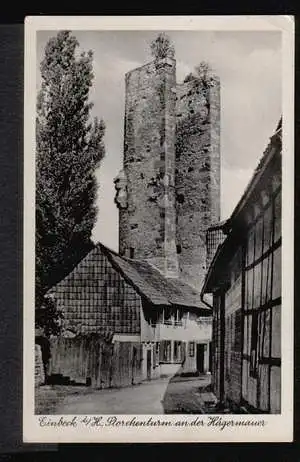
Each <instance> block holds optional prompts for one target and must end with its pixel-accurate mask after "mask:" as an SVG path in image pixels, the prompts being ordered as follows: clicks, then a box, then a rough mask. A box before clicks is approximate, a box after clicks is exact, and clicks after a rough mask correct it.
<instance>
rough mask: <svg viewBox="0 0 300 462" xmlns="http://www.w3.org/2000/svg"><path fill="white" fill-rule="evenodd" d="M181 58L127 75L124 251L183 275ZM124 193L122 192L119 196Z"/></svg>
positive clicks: (121, 235) (122, 218) (170, 273)
mask: <svg viewBox="0 0 300 462" xmlns="http://www.w3.org/2000/svg"><path fill="white" fill-rule="evenodd" d="M175 92H176V76H175V60H173V59H169V58H166V59H162V60H155V61H153V62H151V63H148V64H146V65H145V66H142V67H140V68H138V69H134V70H133V71H131V72H129V73H128V74H127V75H126V102H125V140H124V172H123V176H122V178H123V180H122V181H123V182H124V178H125V181H126V204H124V201H123V204H121V203H120V202H119V203H118V202H117V204H118V206H119V209H120V215H119V218H120V221H119V228H120V229H119V240H120V242H119V251H120V253H121V255H126V256H127V257H131V258H137V259H145V260H149V262H150V263H153V264H154V265H155V266H157V267H158V268H159V269H160V270H161V271H162V272H163V273H164V274H165V275H167V276H170V277H172V276H175V277H176V276H177V274H178V273H177V270H178V265H177V255H176V243H175V234H176V233H175V227H176V216H175V206H174V198H175V190H174V187H175V180H174V175H175V104H176V101H175V97H176V96H175ZM119 196H120V194H119Z"/></svg>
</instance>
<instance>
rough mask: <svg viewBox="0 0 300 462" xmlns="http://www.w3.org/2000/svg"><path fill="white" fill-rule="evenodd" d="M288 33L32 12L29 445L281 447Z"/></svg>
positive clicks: (276, 19)
mask: <svg viewBox="0 0 300 462" xmlns="http://www.w3.org/2000/svg"><path fill="white" fill-rule="evenodd" d="M293 66H294V22H293V18H292V17H289V16H226V17H222V16H205V17H201V16H166V17H165V16H155V17H152V16H139V17H130V16H123V17H120V16H119V17H116V16H115V17H111V16H103V17H79V16H78V17H76V16H72V17H51V16H49V17H28V18H27V19H26V21H25V95H24V96H25V103H24V120H25V126H24V133H25V141H24V143H25V144H24V146H25V159H24V197H25V201H24V389H23V395H24V406H23V439H24V442H50V443H51V442H53V443H61V442H72V443H76V442H80V443H82V442H87V443H88V442H255V441H257V442H259V441H260V442H269V441H274V442H281V441H292V439H293V278H294V272H293V204H294V190H293V183H294V167H293V165H294V146H293V132H294V118H293V117H294V116H293V113H294V111H293V101H294V81H293V75H294V69H293Z"/></svg>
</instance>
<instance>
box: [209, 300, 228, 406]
mask: <svg viewBox="0 0 300 462" xmlns="http://www.w3.org/2000/svg"><path fill="white" fill-rule="evenodd" d="M222 300H223V296H222V294H221V293H215V294H214V297H213V324H212V342H211V349H212V371H211V373H212V379H211V380H212V387H213V390H214V393H215V395H216V397H217V398H218V399H219V400H220V401H221V400H222V399H223V388H224V376H223V375H222V371H223V369H222V365H223V364H224V325H225V321H224V309H223V302H222Z"/></svg>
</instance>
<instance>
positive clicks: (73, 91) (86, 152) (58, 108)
mask: <svg viewBox="0 0 300 462" xmlns="http://www.w3.org/2000/svg"><path fill="white" fill-rule="evenodd" d="M92 57H93V55H92V52H91V51H89V52H87V53H81V54H80V53H79V43H78V42H77V40H76V38H75V37H74V36H72V35H71V33H70V32H69V31H61V32H59V33H58V34H57V36H55V37H53V38H51V39H50V40H49V41H48V43H47V45H46V47H45V56H44V59H43V61H42V62H41V66H40V70H41V77H42V84H41V90H40V93H39V95H38V102H37V132H36V139H37V146H36V152H37V167H36V305H37V308H39V307H40V305H41V300H42V299H43V296H44V294H45V293H46V291H47V290H48V289H49V288H50V287H51V286H52V285H53V284H55V283H56V282H58V281H59V280H60V279H61V278H63V277H64V276H65V275H66V274H67V273H68V272H69V271H71V269H72V268H73V267H74V266H75V265H76V264H77V263H78V262H79V260H80V259H81V258H82V257H83V256H84V255H85V254H86V253H87V252H88V251H89V250H90V249H91V248H92V241H91V233H92V229H93V226H94V223H95V220H96V212H97V210H96V205H95V200H96V194H97V183H96V178H95V170H96V169H97V168H98V167H99V165H100V162H101V159H102V158H103V156H104V144H103V135H104V129H105V127H104V123H103V121H99V120H98V119H97V118H94V119H93V120H92V119H91V109H92V103H91V102H89V90H90V87H91V85H92V81H93V67H92Z"/></svg>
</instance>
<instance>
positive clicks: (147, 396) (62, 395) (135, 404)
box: [36, 376, 210, 414]
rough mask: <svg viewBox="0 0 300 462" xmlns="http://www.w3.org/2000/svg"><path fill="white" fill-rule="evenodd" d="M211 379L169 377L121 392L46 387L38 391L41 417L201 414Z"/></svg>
mask: <svg viewBox="0 0 300 462" xmlns="http://www.w3.org/2000/svg"><path fill="white" fill-rule="evenodd" d="M209 383H210V377H206V376H203V377H199V378H198V377H197V378H185V379H183V378H177V377H175V378H172V379H171V380H170V378H168V379H158V380H153V381H151V382H143V383H142V384H141V385H135V386H133V387H128V388H121V389H106V390H92V389H90V388H87V387H72V386H60V385H54V386H44V387H40V388H39V389H38V390H37V392H36V413H38V414H165V413H166V414H172V413H177V414H178V413H181V414H185V413H187V414H190V413H194V414H201V413H202V412H203V410H202V409H201V406H202V404H203V403H202V402H201V397H200V391H201V390H203V389H205V387H207V386H208V385H209Z"/></svg>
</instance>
